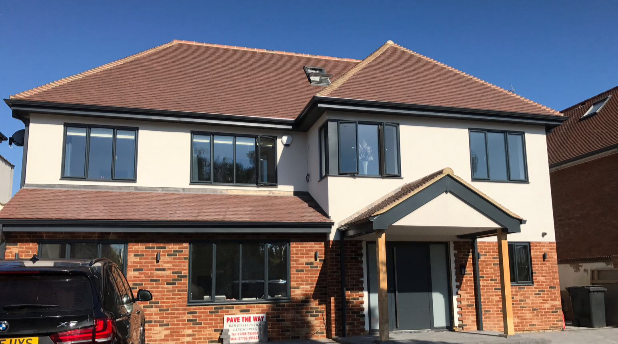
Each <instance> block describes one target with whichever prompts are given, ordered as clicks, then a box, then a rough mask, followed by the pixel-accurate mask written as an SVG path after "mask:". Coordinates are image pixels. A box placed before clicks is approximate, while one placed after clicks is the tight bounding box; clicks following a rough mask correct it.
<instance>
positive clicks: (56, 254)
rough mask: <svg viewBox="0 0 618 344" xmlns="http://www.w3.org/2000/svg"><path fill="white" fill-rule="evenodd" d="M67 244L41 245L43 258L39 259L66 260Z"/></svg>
mask: <svg viewBox="0 0 618 344" xmlns="http://www.w3.org/2000/svg"><path fill="white" fill-rule="evenodd" d="M66 253H67V244H41V256H40V257H39V258H42V259H44V258H52V259H53V258H66V257H67V254H66Z"/></svg>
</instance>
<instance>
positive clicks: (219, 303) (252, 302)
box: [187, 299, 292, 307]
mask: <svg viewBox="0 0 618 344" xmlns="http://www.w3.org/2000/svg"><path fill="white" fill-rule="evenodd" d="M289 302H292V300H291V299H272V300H246V301H215V302H212V301H205V302H199V301H194V302H187V306H189V307H192V306H230V305H259V304H269V303H270V304H272V303H289Z"/></svg>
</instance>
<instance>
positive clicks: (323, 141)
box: [319, 127, 326, 178]
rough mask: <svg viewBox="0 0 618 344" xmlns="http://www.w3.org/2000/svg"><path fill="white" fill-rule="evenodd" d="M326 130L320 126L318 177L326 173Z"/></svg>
mask: <svg viewBox="0 0 618 344" xmlns="http://www.w3.org/2000/svg"><path fill="white" fill-rule="evenodd" d="M325 132H326V130H325V128H324V127H322V128H320V132H319V136H320V137H319V140H320V143H319V144H320V178H322V177H324V176H325V175H326V134H325Z"/></svg>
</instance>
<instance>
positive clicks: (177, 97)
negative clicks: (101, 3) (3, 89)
mask: <svg viewBox="0 0 618 344" xmlns="http://www.w3.org/2000/svg"><path fill="white" fill-rule="evenodd" d="M6 103H7V104H8V105H9V106H10V107H11V109H12V111H13V117H15V118H17V119H19V120H21V121H23V122H24V123H25V125H26V137H27V140H26V143H25V146H24V159H25V161H26V162H25V166H26V167H25V168H26V170H25V174H24V178H25V179H24V181H23V183H24V187H23V188H22V189H21V190H20V191H19V192H18V193H17V194H16V195H15V197H14V198H13V199H12V200H11V201H10V202H9V204H8V205H7V206H6V207H5V208H4V209H3V210H2V211H1V212H0V224H1V225H2V230H3V232H4V235H5V236H6V240H7V248H6V252H5V256H6V258H7V259H13V258H15V257H17V256H19V257H20V258H29V257H31V256H32V255H33V254H38V255H39V256H40V257H42V258H48V257H55V258H58V257H82V258H90V257H97V256H104V257H109V258H111V259H113V260H115V261H116V262H117V263H118V264H119V265H120V266H121V267H122V268H123V269H124V271H125V273H126V275H127V277H128V280H129V281H130V282H131V283H132V287H133V288H134V289H138V288H146V289H149V290H151V291H152V293H153V295H154V299H153V301H151V302H149V303H148V304H147V305H145V309H146V312H147V314H146V316H147V319H148V323H147V337H148V342H151V343H164V342H169V341H170V338H174V340H175V341H183V342H205V341H208V342H211V343H216V342H218V341H219V340H220V335H221V331H222V329H223V328H224V315H231V314H240V315H243V314H247V315H251V314H266V319H267V329H268V336H269V338H270V339H271V340H278V339H295V338H317V339H320V338H326V337H335V336H345V335H356V334H362V333H367V332H369V331H379V333H380V337H381V339H386V338H387V337H388V331H389V330H416V329H460V330H465V331H469V330H476V329H480V328H482V329H485V330H496V331H504V332H505V333H506V334H507V335H511V334H513V333H514V332H520V331H545V330H559V329H561V327H562V314H561V306H560V295H559V281H558V267H557V260H556V246H555V238H554V223H553V217H552V205H551V191H550V181H549V167H548V163H547V145H546V133H547V131H548V130H551V129H553V128H555V127H556V126H558V125H560V123H562V122H563V121H564V120H565V117H563V116H562V115H561V114H560V113H559V112H557V111H554V110H551V109H549V108H547V107H545V106H542V105H539V104H537V103H534V102H532V101H530V100H527V99H525V98H523V97H521V96H518V95H516V94H514V93H511V92H508V91H506V90H504V89H502V88H499V87H497V86H494V85H491V84H489V83H487V82H484V81H482V80H479V79H477V78H474V77H472V76H470V75H468V74H465V73H463V72H461V71H458V70H456V69H454V68H451V67H449V66H446V65H444V64H441V63H439V62H436V61H434V60H432V59H429V58H427V57H425V56H422V55H419V54H417V53H415V52H413V51H410V50H408V49H406V48H403V47H401V46H399V45H397V44H394V43H393V42H390V41H389V42H387V43H386V44H384V45H383V46H382V47H380V48H379V49H378V50H376V51H375V52H373V53H372V54H370V55H369V56H368V57H367V58H365V59H364V60H354V59H345V58H333V57H324V56H313V55H305V54H296V53H289V52H277V51H268V50H260V49H251V48H240V47H231V46H221V45H214V44H204V43H195V42H186V41H173V42H171V43H168V44H165V45H162V46H159V47H156V48H154V49H151V50H148V51H145V52H142V53H139V54H137V55H133V56H130V57H127V58H124V59H122V60H119V61H116V62H112V63H110V64H108V65H104V66H101V67H98V68H95V69H93V70H90V71H87V72H84V73H81V74H78V75H75V76H72V77H68V78H66V79H62V80H59V81H56V82H53V83H51V84H48V85H44V86H41V87H37V88H34V89H32V90H29V91H26V92H23V93H19V94H16V95H13V96H11V97H10V99H7V100H6ZM344 299H345V302H342V300H344Z"/></svg>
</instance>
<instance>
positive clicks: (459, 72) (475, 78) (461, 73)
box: [393, 43, 563, 116]
mask: <svg viewBox="0 0 618 344" xmlns="http://www.w3.org/2000/svg"><path fill="white" fill-rule="evenodd" d="M393 46H394V47H396V48H399V49H401V50H403V51H405V52H408V53H410V54H412V55H415V56H417V57H419V58H422V59H424V60H426V61H429V62H432V63H434V64H437V65H439V66H441V67H443V68H446V69H448V70H451V71H453V72H456V73H458V74H460V75H463V76H465V77H468V78H470V79H472V80H474V81H477V82H480V83H482V84H484V85H486V86H490V87H492V88H494V89H496V90H499V91H502V92H503V93H505V94H508V95H510V96H512V97H515V98H517V99H520V100H523V101H525V102H527V103H528V104H531V105H535V106H537V107H539V108H541V109H543V110H545V111H549V112H551V113H553V114H554V115H555V116H563V114H561V113H560V112H559V111H557V110H554V109H552V108H550V107H548V106H545V105H542V104H539V103H537V102H535V101H532V100H530V99H528V98H525V97H523V96H520V95H519V94H516V93H513V92H509V91H507V90H505V89H504V88H502V87H500V86H498V85H494V84H492V83H490V82H488V81H485V80H483V79H480V78H478V77H475V76H473V75H470V74H468V73H466V72H463V71H461V70H459V69H457V68H454V67H451V66H449V65H447V64H444V63H442V62H439V61H437V60H434V59H432V58H430V57H428V56H425V55H421V54H419V53H417V52H415V51H413V50H410V49H408V48H405V47H402V46H400V45H399V44H396V43H394V44H393Z"/></svg>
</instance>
